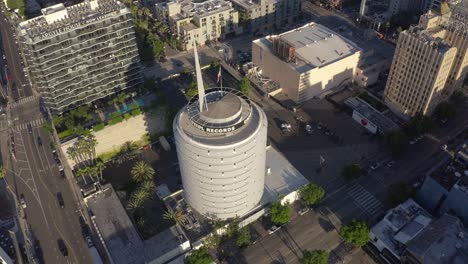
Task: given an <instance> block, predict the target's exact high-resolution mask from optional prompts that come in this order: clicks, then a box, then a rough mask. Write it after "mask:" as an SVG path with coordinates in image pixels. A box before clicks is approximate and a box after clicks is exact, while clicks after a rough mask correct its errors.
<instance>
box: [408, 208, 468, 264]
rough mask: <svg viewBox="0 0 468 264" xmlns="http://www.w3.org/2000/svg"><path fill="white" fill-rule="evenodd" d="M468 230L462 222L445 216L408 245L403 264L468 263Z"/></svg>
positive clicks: (435, 221)
mask: <svg viewBox="0 0 468 264" xmlns="http://www.w3.org/2000/svg"><path fill="white" fill-rule="evenodd" d="M467 252H468V230H467V229H466V228H465V227H464V226H463V224H462V223H461V222H460V220H459V219H458V218H457V217H455V216H452V215H448V214H445V215H443V216H441V217H440V218H438V219H435V220H434V221H432V222H431V224H430V225H429V226H427V227H426V228H424V230H423V231H422V232H420V233H419V234H418V235H416V237H414V238H413V239H412V240H411V241H410V242H409V243H407V245H406V249H405V252H404V253H403V256H402V258H401V260H402V263H411V264H465V263H468V254H467Z"/></svg>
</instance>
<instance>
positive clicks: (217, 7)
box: [155, 0, 241, 50]
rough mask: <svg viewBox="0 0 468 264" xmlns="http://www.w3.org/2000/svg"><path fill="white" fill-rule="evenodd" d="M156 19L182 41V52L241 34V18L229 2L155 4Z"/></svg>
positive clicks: (178, 0) (175, 0) (180, 0)
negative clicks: (194, 46) (164, 23)
mask: <svg viewBox="0 0 468 264" xmlns="http://www.w3.org/2000/svg"><path fill="white" fill-rule="evenodd" d="M155 12H156V18H157V19H158V20H160V21H163V22H166V23H167V24H168V25H169V28H170V29H171V31H172V32H173V33H174V34H176V35H177V36H178V38H179V40H180V41H181V46H182V47H181V48H183V49H185V50H190V49H193V45H195V44H196V43H198V45H203V44H205V43H206V42H207V41H210V40H219V39H224V38H225V37H226V36H227V35H235V34H238V33H240V32H241V29H240V28H239V27H238V23H239V15H238V12H237V11H236V10H234V8H233V6H232V3H231V2H229V1H226V0H208V1H201V2H200V1H192V0H172V1H168V2H161V3H157V4H155Z"/></svg>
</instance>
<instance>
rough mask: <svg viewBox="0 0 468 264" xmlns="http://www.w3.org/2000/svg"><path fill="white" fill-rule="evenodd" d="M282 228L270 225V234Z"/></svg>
mask: <svg viewBox="0 0 468 264" xmlns="http://www.w3.org/2000/svg"><path fill="white" fill-rule="evenodd" d="M280 229H281V226H275V225H274V226H272V227H270V229H268V234H270V235H271V234H273V233H275V232H276V231H278V230H280Z"/></svg>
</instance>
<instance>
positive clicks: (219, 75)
mask: <svg viewBox="0 0 468 264" xmlns="http://www.w3.org/2000/svg"><path fill="white" fill-rule="evenodd" d="M220 81H221V66H219V72H218V81H217V83H219V82H220Z"/></svg>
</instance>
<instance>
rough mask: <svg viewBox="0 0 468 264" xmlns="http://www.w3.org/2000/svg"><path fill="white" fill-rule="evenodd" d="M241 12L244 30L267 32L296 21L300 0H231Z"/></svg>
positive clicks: (241, 23)
mask: <svg viewBox="0 0 468 264" xmlns="http://www.w3.org/2000/svg"><path fill="white" fill-rule="evenodd" d="M230 1H231V2H232V3H234V6H235V8H236V10H238V11H239V13H240V19H239V23H240V25H241V26H242V28H243V30H244V31H246V32H252V33H253V34H255V35H256V34H265V33H271V32H273V31H276V30H277V29H281V28H284V27H285V26H287V25H289V24H291V23H293V22H296V21H297V19H298V17H299V14H300V11H301V7H300V5H301V1H300V0H230Z"/></svg>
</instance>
